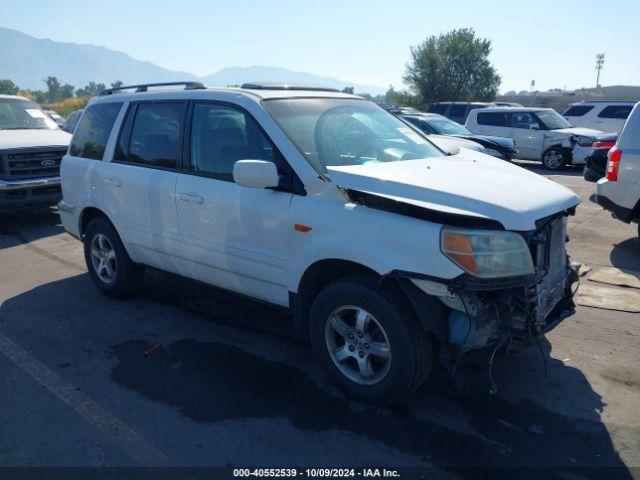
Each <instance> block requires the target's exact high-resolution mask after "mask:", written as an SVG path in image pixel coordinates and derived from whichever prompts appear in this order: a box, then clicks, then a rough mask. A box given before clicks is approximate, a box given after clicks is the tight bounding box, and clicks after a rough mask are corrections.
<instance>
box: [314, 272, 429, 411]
mask: <svg viewBox="0 0 640 480" xmlns="http://www.w3.org/2000/svg"><path fill="white" fill-rule="evenodd" d="M378 283H379V282H377V281H376V280H375V279H373V278H371V277H367V276H361V275H358V276H353V277H348V278H345V279H342V280H338V281H336V282H334V283H332V284H330V285H329V286H327V287H326V288H325V289H324V290H322V292H320V294H319V295H318V296H317V298H316V299H315V301H314V303H313V306H312V308H311V315H310V337H311V344H312V347H313V350H314V353H315V355H316V357H317V358H318V359H319V361H320V363H321V364H322V366H323V368H324V369H325V371H326V372H327V374H328V376H329V377H330V378H331V379H332V380H333V381H334V382H335V383H336V384H337V385H338V387H340V389H341V390H342V391H343V392H345V394H347V395H348V396H350V397H353V398H355V399H357V400H362V401H365V402H368V403H373V404H378V405H386V404H390V403H394V402H398V401H401V400H403V399H404V398H406V397H407V396H408V395H410V394H411V393H412V392H413V391H414V390H415V389H416V388H418V387H419V386H420V385H421V384H422V383H423V382H424V380H425V379H426V377H427V375H428V374H429V371H430V370H431V365H432V362H431V359H432V346H431V342H430V337H429V336H428V334H427V333H426V332H425V331H424V330H423V329H422V328H420V326H419V325H418V323H417V321H416V320H415V318H414V315H413V314H412V312H411V311H409V310H407V309H406V308H405V307H404V304H405V302H403V299H402V298H398V296H397V295H396V294H394V293H393V292H391V291H385V290H384V289H382V288H380V287H379V285H378Z"/></svg>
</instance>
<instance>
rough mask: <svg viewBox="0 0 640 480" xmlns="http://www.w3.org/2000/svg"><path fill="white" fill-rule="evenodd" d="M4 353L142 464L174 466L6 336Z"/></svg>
mask: <svg viewBox="0 0 640 480" xmlns="http://www.w3.org/2000/svg"><path fill="white" fill-rule="evenodd" d="M0 352H2V353H4V354H5V355H6V356H7V357H8V358H9V359H10V360H11V361H13V363H15V364H16V365H17V366H18V367H19V368H20V369H22V370H23V371H24V372H26V373H28V374H29V375H30V376H31V377H32V378H33V379H34V380H36V381H37V382H38V383H39V384H40V385H42V386H43V387H45V388H47V389H48V390H49V391H50V392H51V393H53V394H54V395H55V396H57V397H58V398H59V399H60V400H62V401H63V402H64V403H66V404H67V405H69V406H70V407H71V408H73V409H74V410H75V411H76V412H77V413H78V414H79V415H81V416H82V417H84V419H85V420H87V421H88V422H89V423H90V424H91V425H93V426H94V427H95V428H97V429H98V430H100V431H101V432H103V433H104V434H106V435H107V436H108V437H109V438H110V439H111V440H112V441H113V442H114V443H115V444H116V445H117V446H118V447H120V448H122V449H123V450H124V451H126V452H127V453H128V454H129V455H130V456H131V457H133V458H134V459H135V460H136V461H138V462H139V463H140V464H141V465H144V466H151V467H155V466H167V465H169V464H170V461H169V458H168V457H167V456H166V455H165V454H164V453H162V452H160V451H159V450H157V449H156V448H155V447H154V446H153V445H151V444H150V443H149V442H147V441H146V440H145V439H144V438H142V437H141V436H140V435H138V434H137V433H136V432H135V430H133V429H132V428H131V427H129V426H127V425H126V424H125V423H123V422H122V421H121V420H119V419H118V418H116V417H115V416H113V415H112V414H111V413H110V412H108V411H107V410H105V409H104V408H103V407H101V406H100V405H98V404H97V403H96V402H94V401H93V400H91V399H90V398H89V397H87V396H86V395H84V394H83V393H81V392H79V391H78V390H76V387H74V386H73V385H71V384H70V383H69V382H67V381H65V380H63V379H62V378H60V377H59V376H58V375H56V374H55V373H54V372H53V371H51V370H50V369H49V368H47V367H46V366H45V365H43V364H42V363H41V362H40V361H39V360H37V359H36V358H34V357H33V356H32V355H31V354H30V353H29V352H27V351H26V350H24V349H23V348H21V347H20V346H19V345H17V344H16V343H14V342H13V341H12V340H10V339H9V338H8V337H6V336H5V335H3V334H2V333H0Z"/></svg>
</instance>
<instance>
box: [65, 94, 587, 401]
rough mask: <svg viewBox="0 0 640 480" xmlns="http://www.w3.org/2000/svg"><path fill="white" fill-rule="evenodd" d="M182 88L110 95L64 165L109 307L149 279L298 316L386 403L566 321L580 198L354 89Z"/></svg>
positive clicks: (78, 229)
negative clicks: (188, 283)
mask: <svg viewBox="0 0 640 480" xmlns="http://www.w3.org/2000/svg"><path fill="white" fill-rule="evenodd" d="M180 85H185V87H186V88H184V89H173V90H169V89H166V88H165V89H158V90H154V89H151V88H150V87H151V86H150V85H143V86H136V87H134V88H135V89H136V91H135V92H133V93H126V91H127V90H128V89H130V88H132V87H123V88H121V89H111V90H107V91H105V92H103V94H102V95H100V96H99V97H97V98H94V99H93V100H92V101H91V102H90V103H89V105H88V106H87V108H86V109H85V111H84V113H83V115H82V118H81V120H80V123H79V125H78V128H77V129H76V131H75V134H74V136H73V140H72V143H71V146H70V148H69V152H68V154H67V155H66V156H65V157H64V160H63V162H62V189H63V195H64V198H63V201H62V202H60V205H59V206H60V216H61V219H62V222H63V224H64V226H65V228H66V230H67V231H68V232H69V233H71V235H73V236H75V237H77V238H78V239H81V240H82V241H83V242H84V251H85V259H86V263H87V267H88V269H89V274H90V276H91V278H92V280H93V282H94V283H95V285H96V286H97V287H98V288H99V289H100V290H102V291H103V292H104V293H106V294H107V295H111V296H114V297H122V296H125V295H127V294H130V293H132V292H134V291H135V290H136V288H137V287H138V286H139V285H140V282H141V280H142V277H143V275H144V269H145V266H152V267H156V268H159V269H162V270H166V271H169V272H173V273H176V274H179V275H183V276H186V277H189V278H193V279H197V280H200V281H204V282H206V283H209V284H211V285H216V286H218V287H222V288H225V289H228V290H231V291H233V292H238V293H241V294H245V295H248V296H250V297H254V298H257V299H260V300H263V301H266V302H269V303H272V304H276V305H279V306H282V307H285V308H288V309H289V310H290V311H291V312H292V317H293V321H294V324H295V326H296V327H297V330H298V331H299V332H300V333H301V334H303V336H304V337H306V338H308V339H309V340H310V342H311V345H312V347H313V350H314V352H315V354H316V356H317V358H318V360H319V362H320V363H321V365H322V366H323V367H324V369H325V370H326V372H327V374H328V375H329V376H330V377H331V378H332V379H333V380H334V381H335V382H336V383H337V384H338V385H339V386H340V387H341V388H342V389H343V390H344V391H345V392H346V393H347V394H349V395H351V396H352V397H354V398H358V399H362V400H365V401H368V402H372V403H379V404H386V403H390V402H394V401H398V400H400V399H402V398H404V397H406V396H407V395H408V394H410V393H411V392H412V391H413V390H415V389H416V388H417V387H418V386H419V385H420V384H421V383H423V382H424V380H425V379H426V378H427V376H428V374H429V371H430V370H431V367H432V365H433V362H434V361H436V360H437V359H436V356H435V353H436V352H438V353H439V355H440V356H439V360H440V361H441V362H442V363H443V364H444V365H445V366H446V367H453V365H454V364H455V362H456V361H457V360H458V359H459V358H460V356H461V355H463V354H464V353H466V352H468V351H469V350H473V349H478V348H484V347H491V348H495V349H496V350H497V348H498V347H499V346H501V345H506V344H507V343H509V342H511V341H512V340H518V339H526V338H530V337H531V335H535V336H538V335H542V334H543V332H545V331H547V330H548V329H550V328H552V327H553V326H554V325H555V324H556V323H557V321H559V319H560V318H561V317H560V316H559V314H560V313H561V312H562V311H563V310H564V309H565V308H566V307H567V304H568V302H570V290H569V285H570V283H571V282H572V279H573V273H572V270H570V268H569V263H568V258H567V254H566V248H565V247H566V246H565V242H566V217H567V215H570V214H572V213H573V212H574V209H575V207H576V205H577V204H578V203H579V198H578V197H577V196H576V195H575V194H574V193H573V192H572V191H570V190H568V189H567V188H565V187H562V186H560V185H558V184H557V183H555V182H553V181H551V180H548V179H546V178H544V177H542V176H539V175H536V174H534V173H531V172H529V171H527V170H524V169H522V168H520V167H517V166H515V165H512V164H509V163H506V162H503V161H502V160H499V159H496V158H493V157H490V156H488V155H484V154H481V153H476V152H472V151H469V150H465V149H462V150H461V152H460V153H459V154H457V155H451V156H445V155H444V154H443V152H442V151H440V150H439V149H438V148H437V147H435V146H434V145H433V144H432V143H430V142H429V141H428V140H427V139H426V137H424V136H423V135H422V134H421V133H419V132H416V131H415V130H414V129H413V128H411V127H409V126H408V125H407V124H405V123H404V122H402V121H401V120H399V119H398V118H396V117H395V116H393V115H392V114H390V113H388V112H386V111H385V110H383V109H382V108H380V107H378V106H377V105H376V104H375V103H373V102H370V101H368V100H364V99H362V98H360V97H357V96H354V95H348V94H344V93H341V92H339V91H334V90H330V89H323V88H315V89H314V88H307V87H305V88H302V87H300V88H296V87H294V86H288V87H285V86H279V85H270V84H246V85H244V86H243V87H242V88H227V89H207V88H205V87H204V86H202V85H200V84H197V83H186V84H180ZM273 381H278V379H273Z"/></svg>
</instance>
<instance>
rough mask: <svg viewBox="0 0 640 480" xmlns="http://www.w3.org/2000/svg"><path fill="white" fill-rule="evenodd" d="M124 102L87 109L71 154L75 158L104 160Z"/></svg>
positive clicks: (74, 137)
mask: <svg viewBox="0 0 640 480" xmlns="http://www.w3.org/2000/svg"><path fill="white" fill-rule="evenodd" d="M121 107H122V102H110V103H99V104H97V105H92V106H90V107H89V108H87V109H86V111H85V112H84V115H83V116H82V119H81V120H80V124H79V125H78V128H77V129H76V131H75V135H74V136H73V140H72V141H71V145H70V146H69V153H70V154H71V155H73V156H74V157H82V158H89V159H92V160H102V156H103V155H104V149H105V147H106V145H107V140H108V139H109V135H110V134H111V129H112V128H113V124H114V122H115V120H116V117H117V116H118V112H119V111H120V108H121Z"/></svg>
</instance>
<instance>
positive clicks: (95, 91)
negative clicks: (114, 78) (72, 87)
mask: <svg viewBox="0 0 640 480" xmlns="http://www.w3.org/2000/svg"><path fill="white" fill-rule="evenodd" d="M114 83H115V82H114ZM106 88H107V87H105V85H104V83H96V82H89V83H88V84H87V85H85V86H84V87H83V88H79V89H78V90H76V97H95V96H96V95H99V94H100V92H101V91H103V90H104V89H106Z"/></svg>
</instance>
